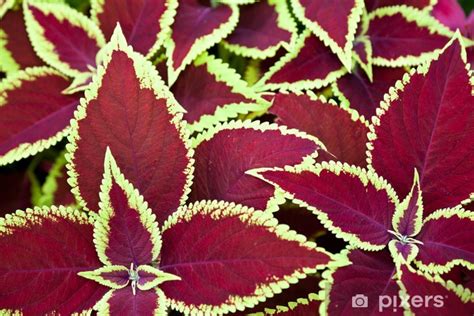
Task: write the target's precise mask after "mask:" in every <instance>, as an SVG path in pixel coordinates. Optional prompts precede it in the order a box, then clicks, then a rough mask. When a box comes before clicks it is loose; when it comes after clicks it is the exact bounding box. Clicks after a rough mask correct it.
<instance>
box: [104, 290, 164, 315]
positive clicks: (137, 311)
mask: <svg viewBox="0 0 474 316" xmlns="http://www.w3.org/2000/svg"><path fill="white" fill-rule="evenodd" d="M95 308H96V309H97V311H98V313H99V314H110V315H121V316H122V315H123V316H152V315H166V301H165V297H164V295H163V292H162V291H160V290H151V291H138V292H137V293H136V295H132V293H131V291H130V289H128V288H123V289H118V290H110V291H109V292H108V293H107V294H106V295H105V296H104V298H102V299H101V300H100V302H99V303H97V305H96V307H95Z"/></svg>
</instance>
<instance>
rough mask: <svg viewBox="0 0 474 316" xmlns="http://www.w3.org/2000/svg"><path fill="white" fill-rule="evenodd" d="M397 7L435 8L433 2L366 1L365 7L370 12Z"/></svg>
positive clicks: (418, 0)
mask: <svg viewBox="0 0 474 316" xmlns="http://www.w3.org/2000/svg"><path fill="white" fill-rule="evenodd" d="M438 1H442V0H438ZM395 5H407V6H411V7H414V8H417V9H430V8H431V7H432V6H433V0H365V7H366V8H367V10H368V11H374V10H375V9H377V8H382V7H390V6H395Z"/></svg>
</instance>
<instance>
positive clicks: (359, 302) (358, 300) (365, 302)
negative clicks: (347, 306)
mask: <svg viewBox="0 0 474 316" xmlns="http://www.w3.org/2000/svg"><path fill="white" fill-rule="evenodd" d="M368 306H369V298H368V297H367V296H365V295H364V294H356V295H354V296H353V297H352V308H367V307H368Z"/></svg>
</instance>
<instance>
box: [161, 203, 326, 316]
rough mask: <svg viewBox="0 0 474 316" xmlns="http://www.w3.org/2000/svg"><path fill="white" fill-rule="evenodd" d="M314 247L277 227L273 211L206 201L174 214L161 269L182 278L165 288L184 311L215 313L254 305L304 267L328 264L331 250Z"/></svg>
mask: <svg viewBox="0 0 474 316" xmlns="http://www.w3.org/2000/svg"><path fill="white" fill-rule="evenodd" d="M189 245H193V246H192V247H189ZM314 246H315V245H314V244H312V243H308V242H305V238H304V237H303V236H301V235H297V234H296V233H294V232H292V231H287V228H285V226H277V225H276V221H275V220H274V219H273V218H272V217H271V215H270V214H268V213H264V212H260V211H254V210H253V209H248V208H246V207H241V206H236V205H235V204H228V203H224V202H216V201H214V202H206V201H203V202H201V203H196V204H194V205H190V206H189V207H188V208H185V209H183V210H182V212H178V213H175V214H174V215H173V217H172V218H170V220H169V221H168V222H167V223H166V225H165V227H164V229H163V249H162V252H161V262H160V270H163V271H164V272H168V273H172V274H174V275H176V276H179V277H181V281H174V282H173V281H171V282H166V283H164V284H162V285H161V288H162V289H163V291H164V293H165V295H166V297H167V298H169V299H170V300H171V302H172V307H173V308H175V309H178V310H181V311H185V312H189V311H190V310H191V309H192V308H196V307H197V306H201V308H203V307H205V308H206V310H207V311H208V312H209V313H211V314H216V313H217V314H218V313H225V312H228V311H235V310H236V306H238V305H240V306H242V307H243V306H247V307H252V306H253V305H255V304H256V303H257V302H258V301H257V299H260V300H262V299H263V298H264V297H265V296H270V295H272V293H275V290H277V289H278V288H280V286H281V285H283V284H286V285H288V282H290V283H294V282H295V281H296V278H303V277H304V276H305V275H304V273H303V272H311V271H314V269H315V268H320V267H321V266H322V265H325V264H327V263H328V261H329V260H330V257H329V255H328V254H327V253H326V252H324V251H321V250H320V249H317V248H314ZM224 280H225V281H224ZM278 282H281V283H278Z"/></svg>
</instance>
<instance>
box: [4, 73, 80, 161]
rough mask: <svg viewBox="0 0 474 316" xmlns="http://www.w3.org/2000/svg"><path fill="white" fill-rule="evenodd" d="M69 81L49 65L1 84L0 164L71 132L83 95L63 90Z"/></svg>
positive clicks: (16, 75) (52, 143) (44, 145)
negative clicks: (67, 93)
mask: <svg viewBox="0 0 474 316" xmlns="http://www.w3.org/2000/svg"><path fill="white" fill-rule="evenodd" d="M68 85H69V82H68V80H67V79H66V78H64V77H63V76H62V75H60V74H59V73H58V72H56V71H55V70H53V69H51V68H47V67H36V68H28V69H26V70H24V71H20V72H17V73H14V74H12V75H11V76H10V77H8V78H6V79H4V80H3V81H2V82H1V84H0V91H1V92H2V98H1V100H0V123H1V126H2V129H1V130H0V157H1V158H0V164H2V165H3V164H8V163H10V162H12V161H15V160H19V159H22V158H25V157H27V156H30V155H34V154H36V153H37V152H39V151H41V150H44V149H46V148H48V147H50V146H52V145H54V144H55V143H57V142H58V141H59V140H61V139H62V138H63V137H64V136H65V135H66V134H67V133H68V132H69V130H68V127H69V121H70V120H71V118H72V117H73V113H74V110H75V109H76V107H77V105H78V103H79V98H80V96H81V95H80V94H74V95H64V94H62V93H61V91H63V90H64V89H66V88H67V86H68Z"/></svg>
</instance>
